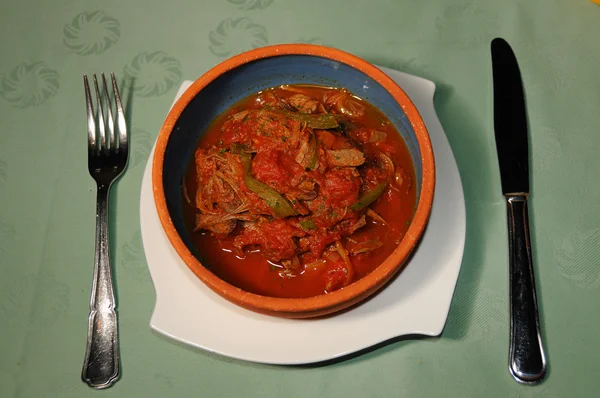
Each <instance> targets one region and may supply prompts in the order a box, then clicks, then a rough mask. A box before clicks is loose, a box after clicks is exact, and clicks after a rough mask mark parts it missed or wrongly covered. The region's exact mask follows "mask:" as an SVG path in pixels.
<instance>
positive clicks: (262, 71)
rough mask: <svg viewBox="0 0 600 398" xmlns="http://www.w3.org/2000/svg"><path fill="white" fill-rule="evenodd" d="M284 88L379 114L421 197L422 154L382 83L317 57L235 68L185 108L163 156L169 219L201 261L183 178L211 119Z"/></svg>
mask: <svg viewBox="0 0 600 398" xmlns="http://www.w3.org/2000/svg"><path fill="white" fill-rule="evenodd" d="M282 84H319V85H325V86H330V87H344V88H346V89H348V90H350V91H351V92H352V93H353V94H355V95H357V96H359V97H361V98H363V99H364V100H366V101H368V102H370V103H371V104H372V105H374V106H375V107H377V108H378V109H379V110H381V111H382V112H383V113H384V114H385V115H386V116H387V117H388V118H389V119H390V121H391V122H392V123H393V124H394V126H395V127H396V129H397V130H398V131H399V132H400V134H401V135H402V137H403V139H404V142H405V143H406V145H407V147H408V150H409V152H410V155H411V157H412V161H413V165H414V167H415V175H416V183H417V202H418V200H419V196H420V181H421V178H422V173H421V154H420V152H419V146H418V143H417V137H416V136H415V133H414V130H413V128H412V126H411V124H410V121H409V120H408V117H407V116H406V114H405V113H404V111H403V110H402V108H401V107H400V105H399V104H398V103H397V102H396V100H395V99H394V98H393V97H392V96H391V95H390V94H389V93H388V92H387V90H386V89H385V88H383V87H382V86H381V85H380V84H379V83H377V82H376V81H375V80H373V79H372V78H370V77H369V76H368V75H366V74H364V73H363V72H361V71H359V70H357V69H354V68H353V67H351V66H348V65H346V64H344V63H340V62H337V61H334V60H330V59H327V58H323V57H318V56H313V55H281V56H277V57H271V58H263V59H259V60H256V61H252V62H249V63H246V64H244V65H241V66H239V67H237V68H235V69H232V70H230V71H228V72H226V73H224V74H222V75H220V76H219V77H218V78H217V79H215V80H213V81H212V82H210V83H209V84H208V85H207V86H206V87H205V88H204V89H203V90H201V91H200V92H199V93H198V94H197V95H196V96H195V97H194V98H193V99H192V101H191V102H190V103H189V104H188V105H187V106H186V108H185V109H184V110H183V112H182V113H181V115H180V117H179V119H178V120H177V122H176V123H175V125H174V127H173V131H172V133H171V135H170V137H169V141H168V143H167V147H166V150H165V157H164V168H163V184H164V192H165V198H166V203H167V209H168V211H169V214H170V216H171V220H172V221H173V224H174V226H175V229H176V230H177V232H178V234H179V235H180V236H181V239H182V240H183V242H184V243H185V245H186V246H187V247H188V249H189V250H190V251H191V252H192V253H193V254H194V255H195V256H196V257H197V258H198V259H199V260H200V262H202V259H201V258H200V255H199V253H198V252H197V250H196V248H195V247H194V245H193V244H192V240H191V239H190V231H189V230H188V229H187V228H186V224H185V221H184V212H183V189H182V183H183V178H184V175H185V173H186V171H187V170H188V166H189V164H190V162H191V161H192V159H193V156H194V151H195V149H196V147H197V144H198V140H199V139H200V137H201V135H202V133H203V132H204V131H205V130H206V128H207V127H208V125H209V124H210V123H211V122H212V120H213V119H214V118H215V117H217V116H218V115H219V114H220V113H222V112H224V111H225V110H226V109H227V108H229V107H230V106H231V105H233V104H235V103H236V102H238V101H239V100H241V99H243V98H245V97H247V96H249V95H250V94H253V93H255V92H257V91H260V90H264V89H266V88H270V87H275V86H279V85H282Z"/></svg>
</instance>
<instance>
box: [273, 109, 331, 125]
mask: <svg viewBox="0 0 600 398" xmlns="http://www.w3.org/2000/svg"><path fill="white" fill-rule="evenodd" d="M276 112H280V113H282V114H283V115H285V116H286V117H287V118H289V119H292V120H297V121H299V122H304V123H306V126H307V127H310V128H311V129H334V128H336V127H338V126H339V124H338V121H337V119H336V118H335V116H334V115H332V114H330V113H324V114H321V115H313V114H310V113H300V112H290V111H286V110H277V111H276Z"/></svg>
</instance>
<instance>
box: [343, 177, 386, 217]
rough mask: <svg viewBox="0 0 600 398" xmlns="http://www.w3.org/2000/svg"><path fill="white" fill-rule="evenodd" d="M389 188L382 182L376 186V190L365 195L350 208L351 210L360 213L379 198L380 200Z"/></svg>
mask: <svg viewBox="0 0 600 398" xmlns="http://www.w3.org/2000/svg"><path fill="white" fill-rule="evenodd" d="M386 188H387V182H382V183H381V184H378V185H376V186H375V188H373V189H371V190H370V191H369V192H367V193H365V194H364V195H363V197H362V198H360V199H359V200H358V202H356V203H355V204H353V205H352V206H350V208H351V209H352V210H354V211H359V210H362V209H364V208H365V207H367V206H368V205H370V204H371V203H373V202H375V201H376V200H377V198H379V197H380V196H381V195H382V194H383V193H384V192H385V189H386Z"/></svg>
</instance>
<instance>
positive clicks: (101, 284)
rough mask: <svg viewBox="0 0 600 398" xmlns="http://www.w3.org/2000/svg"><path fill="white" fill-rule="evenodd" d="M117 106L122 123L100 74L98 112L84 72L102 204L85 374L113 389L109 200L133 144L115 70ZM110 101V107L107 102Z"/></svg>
mask: <svg viewBox="0 0 600 398" xmlns="http://www.w3.org/2000/svg"><path fill="white" fill-rule="evenodd" d="M110 77H111V81H112V90H113V96H114V102H115V106H116V127H117V134H115V120H114V119H113V111H112V109H113V106H112V102H111V98H110V93H109V91H108V86H107V84H106V78H105V76H104V73H103V74H102V84H103V94H104V95H103V97H104V98H102V96H101V95H100V89H99V88H98V80H97V79H96V75H95V74H94V87H95V89H96V112H94V109H93V106H92V103H93V101H92V95H91V93H90V85H89V83H88V78H87V76H86V75H83V84H84V87H85V102H86V108H87V123H88V168H89V172H90V175H91V176H92V178H94V180H95V181H96V184H97V195H98V196H97V203H96V254H95V256H94V281H93V284H92V294H91V297H90V316H89V321H88V335H87V346H86V350H85V360H84V362H83V370H82V372H81V378H82V379H83V381H85V382H86V383H87V384H88V385H89V386H90V387H93V388H97V389H102V388H107V387H110V386H111V385H112V384H113V383H114V382H115V381H117V379H118V378H119V337H118V331H117V313H116V311H115V309H116V303H115V295H114V292H113V290H114V284H113V281H112V268H111V260H110V242H109V239H108V203H109V201H108V198H109V193H110V187H111V185H112V184H113V183H114V182H115V180H116V179H117V178H119V176H121V174H123V171H124V170H125V167H126V166H127V158H128V153H129V149H128V148H129V142H128V136H127V127H126V126H125V115H124V113H123V106H122V104H121V98H120V96H119V89H118V87H117V82H116V80H115V76H114V74H113V73H111V74H110ZM103 100H104V105H103V103H102V102H103Z"/></svg>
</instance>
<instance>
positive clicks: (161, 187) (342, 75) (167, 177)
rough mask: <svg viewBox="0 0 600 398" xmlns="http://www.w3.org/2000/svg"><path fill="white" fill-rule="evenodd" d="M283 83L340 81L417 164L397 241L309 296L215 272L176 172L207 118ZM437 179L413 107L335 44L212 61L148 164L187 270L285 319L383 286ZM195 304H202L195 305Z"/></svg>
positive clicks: (415, 232)
mask: <svg viewBox="0 0 600 398" xmlns="http://www.w3.org/2000/svg"><path fill="white" fill-rule="evenodd" d="M281 84H321V85H327V86H335V87H345V88H347V89H349V90H350V91H351V92H352V93H354V94H356V95H358V96H359V97H361V98H363V99H365V100H367V101H369V102H370V103H371V104H373V105H375V106H376V107H377V108H379V109H380V110H381V111H382V112H383V113H384V114H385V115H386V116H387V117H388V118H389V119H390V121H391V122H392V123H393V124H394V125H395V127H396V129H397V130H398V131H399V132H400V134H401V135H402V136H403V138H404V141H405V142H406V144H407V146H408V149H409V152H410V154H411V156H412V160H413V164H414V166H415V173H416V177H417V178H416V179H417V181H416V183H417V203H418V205H417V210H416V212H415V215H414V218H413V220H412V223H411V225H410V227H409V229H408V231H407V233H406V235H405V237H404V238H403V239H402V241H401V242H400V244H399V245H398V247H396V249H395V250H394V251H393V253H392V254H391V255H390V256H389V257H388V258H387V259H386V260H385V261H384V262H383V263H382V264H381V265H379V266H378V267H377V268H376V269H375V270H374V271H372V272H371V273H370V274H368V275H367V276H365V277H364V278H362V279H360V280H358V281H356V282H354V283H351V284H350V285H348V286H346V287H344V288H343V289H340V290H337V291H334V292H332V293H329V294H322V295H319V296H315V297H309V298H298V299H288V298H276V297H267V296H261V295H257V294H253V293H250V292H247V291H244V290H242V289H240V288H238V287H236V286H233V285H231V284H229V283H227V282H225V281H223V280H222V279H220V278H219V277H218V276H216V275H215V274H213V273H212V272H211V271H210V269H209V268H208V266H209V265H206V266H205V265H204V264H202V262H201V260H200V258H201V256H200V255H199V253H198V252H197V249H196V248H195V247H194V245H193V244H192V243H191V238H190V232H189V231H188V230H187V228H186V226H185V222H184V218H183V200H182V195H183V192H182V179H183V176H184V174H185V172H186V169H187V166H188V165H189V162H190V161H191V159H192V158H193V154H194V150H195V148H196V146H197V142H198V139H199V138H200V136H201V135H202V134H203V132H204V130H205V129H206V127H207V126H208V124H209V123H210V122H211V121H212V120H213V119H214V118H215V117H216V116H217V115H218V114H220V113H221V112H223V111H224V110H226V109H227V108H228V107H229V106H230V105H233V104H234V103H235V102H237V101H238V100H240V99H242V98H244V97H247V96H248V95H249V94H252V93H254V92H256V91H259V90H262V89H265V88H269V87H273V86H278V85H281ZM434 185H435V165H434V157H433V151H432V148H431V142H430V140H429V135H428V133H427V129H426V128H425V124H424V123H423V120H422V119H421V116H420V115H419V113H418V112H417V109H416V108H415V106H414V105H413V103H412V102H411V100H410V99H409V98H408V96H407V95H406V94H405V93H404V91H402V89H401V88H400V87H398V85H396V83H394V82H393V81H392V79H390V78H389V77H388V76H387V75H385V74H384V73H383V72H381V71H380V70H379V69H377V68H376V67H375V66H373V65H371V64H370V63H368V62H366V61H364V60H363V59H360V58H358V57H356V56H354V55H351V54H348V53H345V52H343V51H340V50H336V49H333V48H328V47H323V46H316V45H306V44H285V45H275V46H269V47H263V48H258V49H255V50H252V51H248V52H246V53H243V54H240V55H236V56H234V57H232V58H230V59H228V60H226V61H224V62H223V63H221V64H219V65H217V66H215V67H214V68H212V69H211V70H209V71H208V72H206V73H205V74H204V75H203V76H201V77H200V78H199V79H198V80H196V81H195V82H194V83H193V84H192V86H191V87H190V88H189V89H188V90H187V91H185V93H184V94H183V95H182V96H181V98H180V99H179V100H178V101H177V103H176V104H175V106H174V107H173V109H172V110H171V111H170V113H169V115H168V116H167V118H166V120H165V123H164V125H163V126H162V129H161V131H160V134H159V136H158V141H157V143H156V149H155V153H154V159H153V165H152V186H153V190H154V199H155V202H156V208H157V211H158V215H159V217H160V221H161V223H162V226H163V228H164V230H165V232H166V234H167V237H168V238H169V240H170V242H171V244H172V245H173V247H174V248H175V250H176V251H177V253H178V254H179V256H181V258H182V260H183V261H184V262H185V263H186V264H187V266H188V267H189V268H190V269H191V270H192V272H193V273H194V274H195V275H196V276H197V277H198V278H200V280H202V282H204V283H205V284H206V285H207V286H208V287H209V288H211V289H212V290H213V291H215V292H216V293H218V294H219V295H221V296H222V297H224V298H225V299H227V300H229V301H231V302H233V303H235V304H237V305H240V306H242V307H244V308H246V309H249V310H253V311H257V312H260V313H263V314H268V315H274V316H279V317H287V318H308V317H315V316H320V315H324V314H329V313H333V312H335V311H339V310H341V309H344V308H346V307H349V306H351V305H353V304H356V303H358V302H359V301H361V300H364V299H365V298H367V297H368V296H370V295H371V294H373V293H374V292H376V291H377V290H378V289H380V288H381V287H382V286H384V285H385V283H386V282H388V281H389V280H390V279H391V278H392V277H393V276H394V275H395V274H396V273H397V272H398V271H399V270H400V269H402V267H403V265H404V263H405V262H406V260H407V258H408V257H409V255H410V253H411V252H412V251H413V249H414V248H415V245H416V244H417V241H418V240H419V238H420V237H421V234H422V233H423V230H424V229H425V226H426V224H427V220H428V218H429V213H430V210H431V204H432V201H433V191H434ZM199 311H201V309H199Z"/></svg>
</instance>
